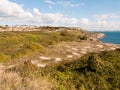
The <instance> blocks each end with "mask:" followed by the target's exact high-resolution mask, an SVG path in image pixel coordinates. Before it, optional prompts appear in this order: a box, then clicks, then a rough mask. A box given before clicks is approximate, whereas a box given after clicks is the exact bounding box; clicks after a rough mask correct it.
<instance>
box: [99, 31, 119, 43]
mask: <svg viewBox="0 0 120 90" xmlns="http://www.w3.org/2000/svg"><path fill="white" fill-rule="evenodd" d="M102 33H104V34H105V35H106V36H105V37H104V38H102V39H100V40H101V41H102V42H107V43H114V44H120V32H117V31H116V32H102Z"/></svg>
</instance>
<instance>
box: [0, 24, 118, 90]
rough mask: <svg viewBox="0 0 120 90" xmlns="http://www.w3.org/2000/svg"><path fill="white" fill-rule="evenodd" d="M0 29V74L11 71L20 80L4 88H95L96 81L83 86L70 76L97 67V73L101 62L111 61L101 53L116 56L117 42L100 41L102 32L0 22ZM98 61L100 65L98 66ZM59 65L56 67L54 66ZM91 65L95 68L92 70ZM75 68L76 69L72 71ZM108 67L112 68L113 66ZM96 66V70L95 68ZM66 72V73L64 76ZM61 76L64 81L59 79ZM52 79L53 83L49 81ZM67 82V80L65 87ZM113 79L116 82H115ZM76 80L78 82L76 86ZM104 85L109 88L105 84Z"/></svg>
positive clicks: (9, 73) (21, 89)
mask: <svg viewBox="0 0 120 90" xmlns="http://www.w3.org/2000/svg"><path fill="white" fill-rule="evenodd" d="M0 31H1V32H0V73H1V74H2V73H4V74H5V75H6V77H4V76H1V77H4V79H5V80H8V79H9V75H10V76H12V75H13V76H15V77H18V78H17V79H18V80H20V81H19V84H18V86H15V85H14V84H15V83H13V86H14V87H12V86H9V85H8V86H7V88H10V87H11V88H17V87H19V88H20V89H16V90H25V89H26V88H27V89H28V88H29V89H28V90H35V88H36V90H39V89H38V88H41V89H40V90H49V89H50V90H51V89H52V88H54V89H55V88H57V90H67V89H68V90H70V89H71V90H74V89H75V90H78V89H79V88H84V89H80V90H85V88H86V90H88V88H90V89H91V88H94V89H93V90H98V89H100V86H99V87H98V89H96V88H97V87H96V85H97V84H94V83H93V82H92V81H91V82H92V83H93V87H92V86H90V87H87V86H86V84H84V83H82V82H78V81H77V80H76V79H75V84H73V83H74V80H73V78H75V75H77V76H76V77H77V78H78V80H81V79H80V77H78V73H77V72H80V73H82V74H80V75H84V74H85V73H83V72H86V73H89V71H90V73H91V72H93V73H99V72H98V71H99V68H100V70H101V71H100V73H102V72H103V71H102V70H103V68H104V67H107V66H106V65H105V64H107V63H108V64H109V65H112V63H111V62H110V63H109V61H108V62H105V61H104V59H105V60H106V59H107V56H104V54H103V53H105V54H106V55H107V53H108V54H109V53H114V54H115V55H114V57H113V59H116V58H118V59H119V57H117V55H119V48H120V46H118V45H115V44H109V43H103V42H101V41H99V38H102V37H104V34H102V33H92V32H88V31H86V30H83V29H81V28H68V27H50V26H47V27H44V26H42V27H37V26H1V27H0ZM116 50H117V51H116ZM91 53H94V54H91ZM110 55H112V54H110ZM94 56H95V57H94ZM84 57H86V59H85V63H86V64H85V63H83V62H84ZM90 57H92V58H93V62H91V61H90V62H91V63H92V64H93V66H95V67H92V66H90V68H89V67H87V66H86V65H88V66H89V65H90V64H91V63H89V60H92V59H89V58H90ZM111 58H112V56H111ZM98 59H99V60H98ZM118 59H117V60H118ZM94 60H95V61H94ZM81 61H82V62H81ZM118 62H119V60H118ZM76 63H78V65H76ZM79 63H83V66H79ZM67 64H69V66H66V65H67ZM98 64H100V65H102V66H100V67H99V65H98ZM114 64H115V65H116V64H117V63H116V62H115V63H114ZM62 65H63V66H62ZM117 65H118V64H117ZM84 66H85V67H84ZM59 67H60V69H56V68H59ZM118 67H119V65H118ZM73 68H74V69H73ZM79 68H83V69H80V71H79ZM91 68H95V71H94V69H93V70H92V69H91ZM110 68H112V67H110V66H108V69H110ZM77 69H78V71H77V72H76V71H74V70H77ZM89 69H90V70H89ZM112 69H114V67H113V68H112ZM116 69H117V68H116ZM116 69H115V70H116ZM61 70H62V71H61ZM81 70H82V71H81ZM96 70H98V71H97V72H96ZM64 71H65V72H64ZM69 71H70V72H69ZM73 72H74V73H73ZM105 72H106V71H105ZM118 72H119V71H118ZM106 73H108V72H106ZM106 73H105V74H106ZM67 75H70V76H68V77H66V78H65V76H67ZM71 75H72V76H71ZM85 75H86V74H85ZM107 75H108V74H106V75H105V77H107ZM90 76H91V74H90ZM81 77H82V76H81ZM85 77H86V76H85ZM99 77H100V76H99ZM23 78H24V79H25V81H23V82H24V84H25V85H27V86H26V88H25V87H23V86H24V85H22V79H23ZM33 78H35V81H34V82H30V83H28V82H27V80H31V79H33ZM90 78H91V77H90ZM112 78H113V77H112ZM117 78H118V77H117ZM4 79H3V80H4ZM64 79H65V82H63V81H64ZM68 79H71V81H70V82H69V80H68ZM96 79H98V78H96ZM102 79H103V78H102ZM11 80H12V79H11ZM18 80H16V81H18ZM49 80H53V81H49ZM67 80H68V82H67ZM83 80H84V79H83ZM16 81H15V82H16ZM42 82H43V83H44V85H42V86H43V87H44V88H46V89H44V88H42V86H41V84H40V85H39V84H38V83H42ZM53 82H55V83H54V84H52V83H53ZM77 82H78V83H77ZM115 82H116V81H115ZM0 83H1V82H0ZM9 83H10V82H9ZM31 83H34V84H37V85H38V86H34V85H33V86H32V85H31ZM67 83H69V87H67V85H66V84H67ZM117 83H118V84H120V83H119V82H117ZM4 84H6V83H4ZM77 84H81V85H78V86H77ZM20 85H22V86H20ZM62 85H63V86H62ZM71 85H73V88H74V89H72V87H71ZM105 85H107V82H105ZM2 88H3V87H2ZM32 88H33V89H32ZM103 88H105V87H103ZM106 88H108V89H109V87H107V86H106ZM110 88H111V87H110ZM116 88H118V86H116ZM54 89H53V90H54ZM3 90H5V89H3ZM8 90H9V89H8ZM55 90H56V89H55ZM106 90H107V89H106ZM116 90H117V89H116Z"/></svg>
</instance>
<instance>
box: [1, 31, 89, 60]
mask: <svg viewBox="0 0 120 90" xmlns="http://www.w3.org/2000/svg"><path fill="white" fill-rule="evenodd" d="M86 38H87V37H86V35H85V34H84V33H82V32H81V31H74V33H73V30H71V31H70V30H66V31H65V30H62V31H58V32H42V31H38V32H37V31H36V32H35V31H32V32H0V62H4V61H6V60H11V59H16V58H19V57H21V56H25V55H28V54H30V53H32V52H35V51H37V52H43V50H44V48H50V47H52V46H53V45H55V44H58V43H61V42H67V41H80V40H85V39H86Z"/></svg>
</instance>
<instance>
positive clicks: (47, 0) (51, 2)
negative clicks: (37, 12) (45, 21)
mask: <svg viewBox="0 0 120 90" xmlns="http://www.w3.org/2000/svg"><path fill="white" fill-rule="evenodd" d="M45 2H46V3H48V4H52V5H55V4H56V3H55V2H53V1H51V0H45Z"/></svg>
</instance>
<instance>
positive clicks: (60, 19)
mask: <svg viewBox="0 0 120 90" xmlns="http://www.w3.org/2000/svg"><path fill="white" fill-rule="evenodd" d="M0 2H1V3H0V15H1V16H0V19H1V20H2V21H6V23H7V22H11V23H26V24H28V23H29V24H39V23H40V24H44V25H48V24H49V25H62V26H66V25H67V26H71V25H73V26H75V25H82V24H85V23H86V22H88V21H87V19H77V18H67V17H65V16H64V15H63V14H62V13H42V12H40V11H39V9H37V8H34V9H33V12H28V11H26V10H24V9H23V7H22V6H21V5H19V4H17V3H15V2H11V1H9V0H0ZM6 17H7V18H6Z"/></svg>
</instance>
